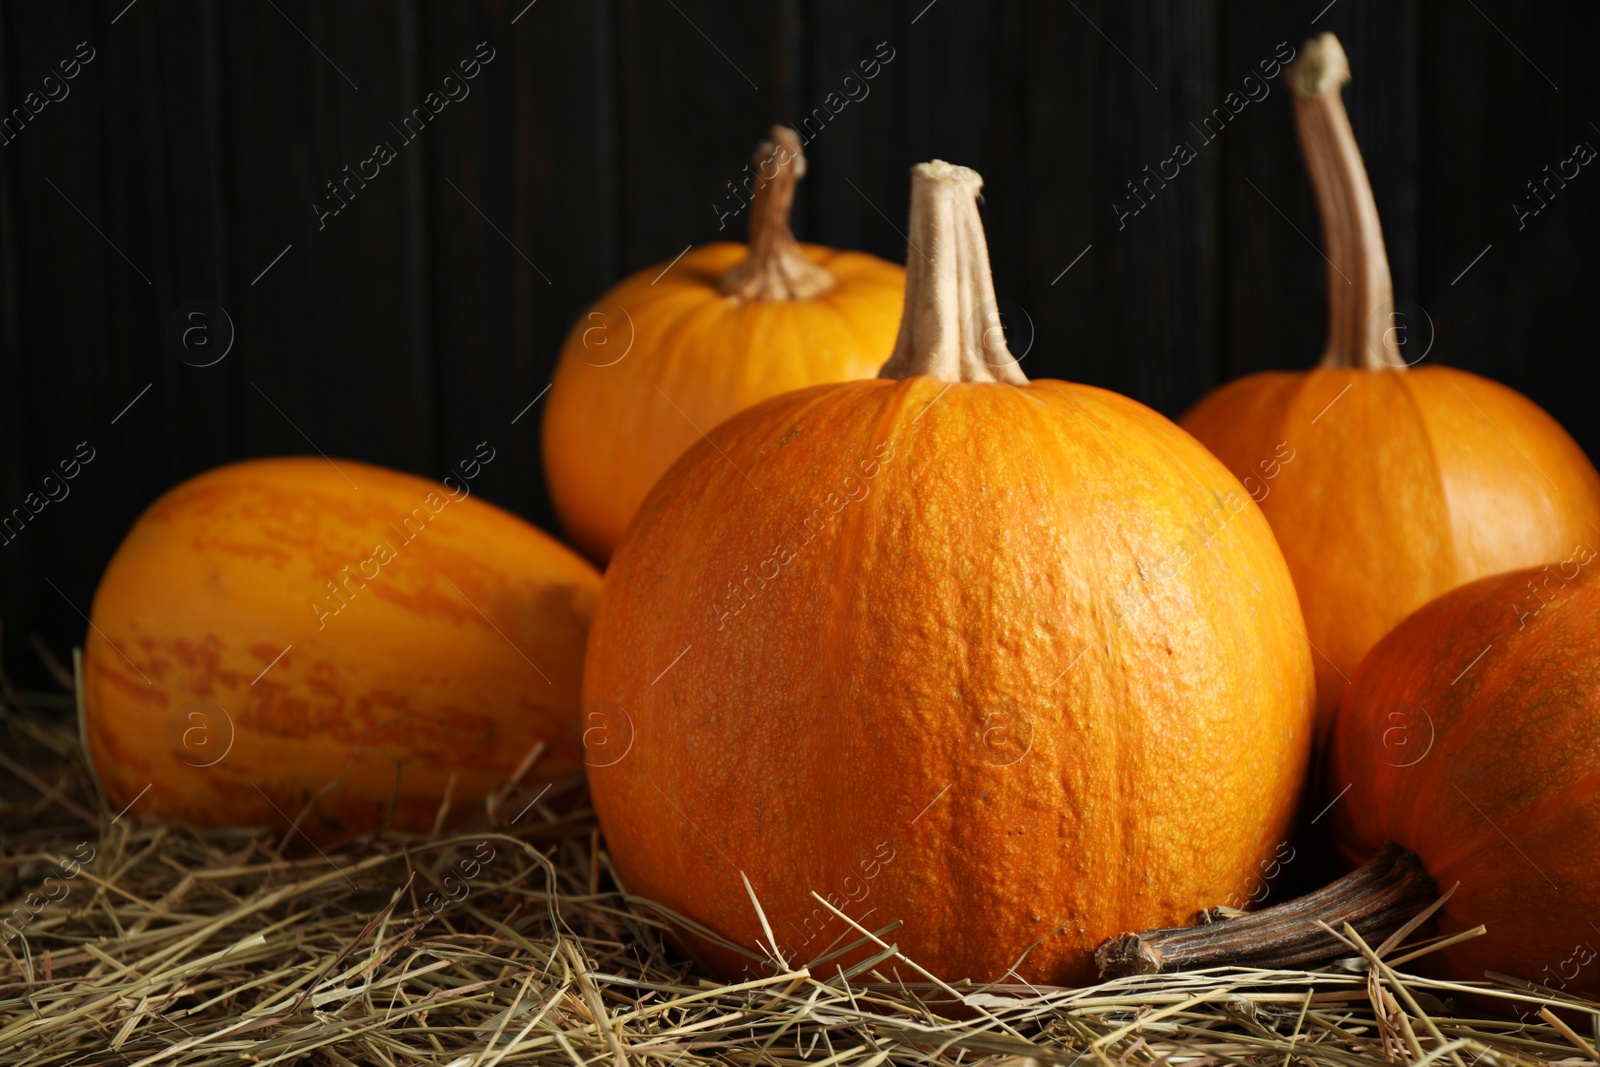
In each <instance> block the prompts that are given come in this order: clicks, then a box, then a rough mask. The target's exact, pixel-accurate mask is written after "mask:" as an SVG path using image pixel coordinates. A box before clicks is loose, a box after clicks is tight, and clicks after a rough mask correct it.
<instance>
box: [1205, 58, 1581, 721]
mask: <svg viewBox="0 0 1600 1067" xmlns="http://www.w3.org/2000/svg"><path fill="white" fill-rule="evenodd" d="M1288 73H1289V78H1288V81H1289V84H1290V86H1291V92H1290V98H1291V100H1292V101H1293V106H1294V110H1295V117H1296V124H1297V126H1296V128H1297V131H1298V133H1299V136H1300V144H1301V148H1302V151H1303V154H1304V156H1305V160H1306V167H1307V170H1308V171H1309V172H1310V175H1311V179H1312V184H1313V186H1314V188H1315V191H1316V194H1317V200H1318V206H1319V209H1320V213H1321V217H1322V228H1323V235H1324V238H1325V241H1326V244H1327V248H1328V252H1327V256H1326V258H1327V259H1328V344H1327V348H1326V349H1325V351H1324V353H1323V358H1322V363H1321V366H1319V367H1318V368H1317V369H1315V370H1312V371H1309V372H1306V373H1301V374H1290V373H1281V372H1268V373H1263V374H1254V375H1251V376H1249V377H1246V378H1242V379H1240V380H1238V381H1235V382H1232V383H1230V384H1228V385H1225V386H1223V387H1222V388H1220V389H1218V390H1217V391H1216V392H1214V393H1212V394H1211V395H1210V396H1208V397H1206V398H1205V399H1203V400H1202V401H1201V402H1200V403H1199V404H1198V405H1197V406H1196V407H1195V408H1194V409H1193V410H1192V411H1190V412H1189V413H1188V414H1187V415H1185V416H1184V417H1183V419H1182V420H1181V422H1182V424H1183V426H1184V428H1185V429H1187V430H1188V431H1189V432H1190V433H1192V434H1194V435H1195V436H1196V437H1197V438H1199V439H1200V440H1201V441H1202V442H1203V443H1204V444H1205V445H1206V446H1207V447H1208V448H1210V449H1211V450H1212V451H1213V452H1214V453H1216V455H1217V456H1218V457H1219V458H1220V459H1221V460H1222V461H1223V462H1224V463H1225V464H1227V466H1228V469H1229V470H1231V471H1233V473H1234V474H1235V475H1236V476H1238V478H1239V479H1240V481H1241V482H1243V484H1244V486H1245V488H1246V489H1248V490H1249V491H1250V493H1251V495H1252V496H1253V497H1254V498H1255V499H1256V500H1257V501H1258V502H1259V503H1260V505H1261V508H1262V510H1263V511H1264V512H1265V513H1266V516H1267V519H1268V521H1270V522H1271V523H1272V529H1273V532H1274V533H1275V534H1276V535H1277V538H1278V543H1279V545H1280V546H1282V548H1283V554H1284V557H1285V558H1286V559H1287V560H1288V563H1289V570H1290V571H1291V573H1293V575H1294V579H1295V585H1296V587H1297V588H1298V589H1299V592H1300V605H1301V608H1302V609H1303V610H1304V611H1305V618H1306V625H1307V628H1308V637H1309V639H1310V641H1311V645H1312V647H1313V649H1314V650H1315V652H1316V665H1317V694H1318V706H1319V716H1320V720H1321V724H1322V727H1323V729H1324V730H1325V729H1326V727H1327V724H1328V723H1329V722H1330V721H1331V719H1332V717H1333V714H1334V711H1335V709H1336V708H1337V705H1338V700H1339V694H1340V692H1341V690H1342V689H1343V687H1344V684H1345V682H1346V681H1347V680H1348V678H1349V676H1350V674H1351V672H1352V671H1354V670H1355V667H1356V665H1357V664H1358V663H1359V662H1360V661H1361V657H1362V656H1363V655H1365V654H1366V652H1367V650H1368V649H1370V648H1371V647H1372V645H1373V643H1374V642H1376V641H1377V640H1378V638H1380V637H1382V636H1383V635H1384V634H1385V633H1387V632H1388V631H1389V630H1390V629H1391V628H1392V627H1393V626H1394V625H1395V624H1396V623H1398V622H1399V621H1400V620H1401V619H1403V618H1405V617H1406V616H1407V615H1409V614H1410V613H1411V612H1412V611H1414V610H1416V609H1417V608H1418V607H1421V606H1422V605H1423V604H1425V603H1427V602H1428V601H1429V600H1432V599H1433V598H1434V597H1436V596H1438V595H1439V594H1441V593H1443V592H1445V591H1446V590H1449V589H1453V588H1455V587H1456V586H1459V585H1461V584H1463V583H1466V582H1470V581H1472V580H1473V579H1475V578H1479V577H1482V576H1484V575H1488V574H1495V573H1499V572H1501V571H1506V570H1512V569H1515V568H1518V567H1526V566H1531V565H1536V564H1542V563H1547V562H1551V561H1553V560H1557V559H1560V558H1561V557H1562V556H1563V555H1564V554H1565V553H1566V552H1567V551H1568V549H1569V548H1570V547H1571V546H1572V544H1573V543H1574V542H1575V541H1576V540H1577V539H1578V538H1580V537H1584V536H1587V532H1586V531H1590V530H1592V529H1595V528H1596V526H1595V524H1600V475H1597V474H1596V472H1595V468H1594V466H1593V464H1591V463H1590V462H1589V460H1588V458H1587V457H1585V456H1584V454H1583V451H1582V450H1581V449H1580V448H1579V447H1578V446H1577V444H1576V443H1575V442H1574V441H1573V440H1572V438H1571V437H1569V436H1568V435H1567V433H1566V432H1565V431H1564V430H1563V429H1562V428H1561V427H1560V426H1559V425H1558V424H1557V423H1556V422H1555V420H1553V419H1551V418H1550V417H1549V416H1548V415H1546V414H1545V413H1544V412H1543V411H1542V410H1540V409H1539V407H1538V406H1537V405H1535V404H1534V403H1532V402H1531V401H1529V400H1527V399H1526V398H1524V397H1523V396H1521V395H1520V394H1518V393H1516V392H1515V391H1514V390H1511V389H1508V388H1506V387H1505V386H1503V385H1498V384H1496V383H1494V382H1491V381H1488V380H1485V379H1483V378H1480V377H1477V376H1476V375H1473V374H1468V373H1466V372H1465V371H1459V370H1453V369H1450V368H1448V367H1441V366H1415V367H1413V366H1408V363H1414V362H1416V359H1412V360H1408V359H1407V358H1406V356H1405V355H1403V354H1402V353H1401V351H1400V345H1399V342H1398V339H1399V337H1400V336H1401V335H1402V334H1403V328H1404V327H1405V326H1406V323H1405V322H1404V320H1403V319H1401V318H1399V317H1397V316H1396V315H1395V314H1394V313H1393V309H1394V306H1395V305H1394V300H1393V291H1392V287H1391V283H1390V276H1389V262H1388V258H1387V255H1386V253H1385V251H1384V242H1383V231H1382V228H1381V225H1380V223H1379V221H1378V211H1377V206H1376V203H1375V202H1374V200H1373V196H1372V188H1371V186H1370V185H1369V184H1368V181H1367V175H1366V169H1365V167H1364V166H1363V164H1362V161H1361V153H1360V150H1359V149H1358V148H1357V147H1356V142H1355V135H1354V133H1353V131H1352V130H1351V128H1350V120H1349V117H1348V115H1347V114H1346V113H1345V110H1344V105H1343V103H1342V101H1341V99H1340V88H1341V86H1342V85H1343V84H1344V83H1345V82H1346V81H1348V80H1349V77H1350V71H1349V65H1348V63H1347V61H1346V59H1345V55H1344V51H1343V49H1342V48H1341V47H1340V45H1339V42H1338V40H1337V39H1336V38H1335V37H1334V36H1333V35H1332V34H1323V35H1322V36H1320V37H1318V38H1316V39H1315V40H1312V41H1308V42H1306V44H1305V46H1304V47H1303V48H1302V50H1301V56H1300V58H1299V59H1298V60H1296V61H1295V63H1294V64H1293V65H1292V66H1291V67H1290V68H1289V72H1288ZM1426 355H1427V353H1426V352H1424V353H1423V356H1426ZM1420 358H1422V357H1417V359H1420Z"/></svg>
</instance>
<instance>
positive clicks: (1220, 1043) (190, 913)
mask: <svg viewBox="0 0 1600 1067" xmlns="http://www.w3.org/2000/svg"><path fill="white" fill-rule="evenodd" d="M46 703H49V704H54V705H70V702H69V701H66V700H63V699H62V698H61V697H59V696H56V697H54V698H46V697H39V696H34V695H31V694H30V695H28V696H27V697H24V696H23V695H21V694H17V693H15V692H14V691H12V692H11V693H10V694H9V697H8V699H7V700H6V702H5V706H4V707H0V842H3V845H0V849H3V852H0V900H3V901H4V903H5V908H6V911H7V913H9V914H10V915H11V916H12V918H11V920H10V925H12V926H18V925H21V926H22V929H21V932H20V934H11V935H9V937H7V935H6V934H5V933H4V932H0V937H7V940H6V941H5V944H4V947H3V950H0V1063H3V1064H7V1065H10V1064H19V1065H20V1064H41V1065H43V1064H123V1065H127V1064H134V1065H139V1067H144V1065H150V1064H171V1065H180V1064H187V1065H201V1064H205V1065H211V1064H238V1063H251V1064H275V1063H313V1064H335V1065H339V1067H348V1065H351V1064H362V1065H369V1064H382V1065H394V1067H399V1065H405V1064H414V1063H429V1064H450V1065H452V1067H497V1065H501V1064H505V1065H508V1067H509V1065H511V1064H525V1063H550V1064H567V1065H571V1067H584V1065H587V1064H591V1063H595V1064H606V1065H617V1067H620V1065H623V1064H630V1063H631V1064H644V1063H647V1062H654V1063H657V1064H660V1065H662V1067H670V1065H677V1067H690V1065H694V1064H702V1063H733V1064H750V1065H754V1064H775V1065H784V1067H788V1065H795V1067H800V1065H804V1067H834V1065H848V1067H877V1065H878V1064H882V1063H892V1064H900V1063H907V1064H909V1063H924V1064H933V1063H938V1064H952V1065H953V1064H962V1065H970V1064H976V1063H980V1062H984V1063H1022V1062H1024V1061H1037V1062H1040V1063H1058V1064H1077V1063H1078V1062H1079V1061H1085V1062H1086V1063H1097V1064H1101V1065H1111V1064H1118V1065H1122V1064H1139V1065H1144V1064H1163V1063H1165V1064H1173V1065H1178V1064H1183V1065H1190V1067H1193V1065H1201V1064H1210V1063H1252V1064H1271V1065H1273V1067H1289V1065H1290V1064H1291V1063H1297V1064H1342V1065H1363V1064H1379V1063H1411V1064H1429V1063H1434V1062H1441V1063H1444V1064H1450V1065H1452V1067H1473V1065H1475V1064H1511V1063H1530V1062H1539V1061H1544V1062H1565V1063H1573V1064H1577V1063H1584V1062H1589V1061H1595V1062H1600V1059H1597V1057H1596V1053H1595V1051H1594V1049H1593V1047H1592V1045H1593V1044H1594V1042H1595V1037H1594V1036H1590V1035H1589V1031H1590V1030H1591V1029H1593V1027H1590V1026H1586V1025H1583V1024H1579V1027H1578V1030H1582V1031H1584V1032H1583V1033H1580V1032H1578V1030H1575V1029H1574V1028H1573V1027H1572V1026H1571V1025H1569V1024H1568V1022H1566V1021H1563V1018H1561V1017H1558V1016H1556V1015H1555V1014H1553V1013H1551V1012H1550V1011H1549V1010H1548V1009H1549V1008H1550V1007H1551V1006H1553V1005H1561V1006H1566V1007H1569V1008H1572V1009H1575V1012H1574V1013H1573V1014H1569V1015H1567V1016H1566V1018H1568V1019H1574V1018H1576V1019H1585V1020H1600V1014H1594V1013H1595V1012H1600V1005H1595V1004H1580V1003H1576V1002H1571V1001H1564V1000H1562V999H1561V998H1559V997H1555V996H1549V997H1546V996H1541V995H1540V994H1539V992H1537V991H1531V990H1522V991H1519V992H1515V993H1512V994H1511V996H1513V997H1516V998H1519V1001H1518V1002H1519V1003H1521V1004H1523V1005H1525V1008H1524V1011H1525V1012H1526V1015H1525V1018H1524V1020H1523V1021H1521V1022H1519V1021H1516V1020H1515V1019H1492V1018H1466V1017H1462V1016H1461V1015H1459V1014H1452V1013H1451V1011H1450V1007H1451V1005H1452V1003H1453V1002H1455V1001H1456V999H1457V998H1458V997H1459V995H1460V994H1461V993H1462V992H1464V991H1466V990H1467V989H1468V987H1466V986H1455V985H1449V984H1446V983H1441V982H1436V981H1430V980H1426V979H1421V978H1414V977H1411V976H1409V975H1401V974H1397V973H1395V971H1393V970H1392V969H1390V967H1389V966H1388V965H1387V964H1385V963H1381V962H1377V960H1376V957H1375V956H1374V955H1372V954H1371V950H1370V949H1368V948H1367V947H1366V946H1365V945H1357V946H1355V947H1356V950H1357V951H1353V952H1352V959H1350V960H1347V961H1342V962H1341V964H1339V965H1336V966H1334V967H1330V968H1328V969H1325V970H1323V971H1321V972H1315V973H1312V972H1304V971H1269V970H1253V969H1249V970H1247V969H1238V968H1223V969H1218V970H1216V971H1212V972H1201V973H1194V974H1187V975H1179V976H1158V977H1152V978H1133V979H1122V980H1119V981H1115V982H1110V983H1107V984H1104V985H1101V986H1097V987H1094V988H1088V989H1063V988H1055V987H1035V986H1030V985H1027V984H1024V983H1010V984H1003V985H992V986H987V987H981V988H980V987H972V986H965V987H962V988H960V989H951V988H950V987H948V986H944V985H941V984H938V983H935V982H933V981H931V980H930V978H929V976H927V975H924V974H922V973H920V972H919V971H918V970H917V968H916V966H915V964H914V963H912V962H910V961H907V960H905V959H904V958H902V957H900V956H898V955H897V954H896V953H895V952H894V950H893V943H894V929H895V927H890V928H887V929H885V930H881V931H876V932H873V933H872V934H871V936H868V935H867V934H865V933H863V932H861V931H859V930H855V931H852V932H851V933H850V934H849V936H847V937H845V938H843V939H841V941H840V942H839V943H838V944H836V945H835V946H834V947H833V948H832V949H831V950H830V956H832V957H834V958H832V959H830V958H823V959H819V960H816V961H811V962H810V963H809V965H807V966H805V967H801V966H799V965H797V964H795V963H794V961H790V965H789V966H785V967H782V968H777V967H769V968H768V969H769V970H777V971H779V973H772V974H770V975H769V976H768V977H765V978H762V979H759V980H756V981H752V982H746V983H743V984H738V985H727V986H725V985H720V984H718V983H716V982H712V981H709V980H707V979H704V978H701V977H700V976H699V975H698V974H697V973H696V972H695V971H694V969H693V967H691V966H690V965H688V964H687V963H685V962H684V961H683V960H682V958H681V957H679V956H678V955H677V954H676V953H675V952H674V951H673V950H672V949H671V948H670V947H669V946H668V945H667V943H666V942H665V941H664V939H663V936H662V931H663V928H664V925H665V920H664V918H663V917H662V916H661V915H659V914H658V913H656V912H654V911H652V910H651V909H650V908H649V907H648V906H647V905H646V904H644V902H641V901H637V900H634V899H630V898H629V897H627V896H626V895H625V894H623V893H622V892H620V891H619V890H618V888H617V886H618V883H617V881H616V879H615V877H614V875H613V872H612V871H611V867H610V863H609V860H608V858H607V856H606V854H605V852H604V850H603V848H602V847H601V846H600V841H599V833H598V830H597V828H596V825H595V822H594V818H593V816H592V813H591V812H590V811H589V810H588V808H587V802H586V800H584V799H583V798H582V797H581V795H580V796H577V797H571V798H568V799H567V800H566V801H565V802H563V803H559V804H558V803H555V802H553V801H551V800H550V799H549V798H541V799H537V800H536V799H535V798H534V797H532V796H522V797H520V798H516V797H513V798H510V799H508V800H507V802H506V803H504V804H503V805H501V807H500V808H499V809H497V810H498V812H499V813H500V817H499V821H498V822H495V821H492V820H491V819H490V818H488V817H487V816H483V817H480V818H479V820H478V823H477V824H476V825H477V826H478V828H477V829H474V830H473V831H472V832H461V833H450V834H439V835H434V836H431V837H427V838H402V837H397V836H387V837H383V838H380V839H379V840H375V841H367V842H363V843H361V844H360V845H359V846H352V847H350V848H348V849H344V850H340V851H336V852H331V853H327V854H322V853H319V852H316V851H314V850H304V851H301V852H297V851H295V850H294V849H293V848H285V847H284V846H285V842H284V841H281V840H276V839H272V838H268V837H265V836H263V835H261V834H259V833H250V832H234V831H224V832H216V831H207V832H199V831H194V830H190V829H186V828H183V827H178V826H172V825H165V824H160V823H154V822H149V821H145V820H141V819H140V818H139V817H138V814H137V810H136V806H135V810H133V811H131V812H129V813H128V814H126V815H118V814H117V813H115V812H111V811H107V810H106V809H105V808H104V806H103V804H102V803H101V802H100V800H99V799H98V796H97V793H96V790H95V787H94V784H93V782H92V780H91V778H90V776H89V774H88V771H87V769H86V767H85V765H84V762H83V759H82V756H81V752H80V750H79V747H78V743H77V739H76V734H75V731H74V729H73V728H72V726H71V725H70V722H71V716H70V713H69V712H68V711H67V710H66V709H65V708H62V709H61V710H60V711H59V712H58V711H55V710H53V709H41V708H40V705H42V704H46ZM513 813H515V814H513ZM69 873H70V877H69ZM429 894H436V895H435V896H432V897H430V896H429ZM435 902H437V903H438V905H439V907H438V911H437V913H434V912H433V911H432V908H433V906H434V903H435ZM35 908H36V909H37V911H35V910H34V909H35ZM419 917H420V920H419ZM897 925H898V924H897ZM879 940H881V942H882V944H883V945H884V946H887V947H883V948H877V949H876V950H875V951H874V954H873V956H872V958H871V959H869V960H867V961H866V962H865V963H863V964H861V965H860V966H857V967H854V968H852V969H850V970H848V971H846V970H842V969H841V967H840V965H839V962H838V957H839V956H840V955H841V954H842V953H843V952H845V951H847V950H850V949H853V948H856V947H857V946H859V945H861V944H869V945H870V944H872V943H873V942H874V941H879ZM1418 947H1419V945H1415V944H1414V945H1410V946H1401V947H1399V948H1397V949H1395V950H1394V951H1392V952H1390V953H1389V954H1388V958H1391V959H1399V958H1401V957H1404V956H1406V955H1409V954H1411V953H1412V952H1414V951H1415V950H1416V949H1417V948H1418ZM1421 947H1426V946H1425V943H1424V944H1422V946H1421ZM958 996H959V997H964V998H965V1000H966V1004H967V1007H966V1008H964V1009H962V1010H960V1011H955V1010H952V1007H953V1005H954V1003H955V1000H956V998H957V997H958ZM1541 1012H1542V1014H1541Z"/></svg>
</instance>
